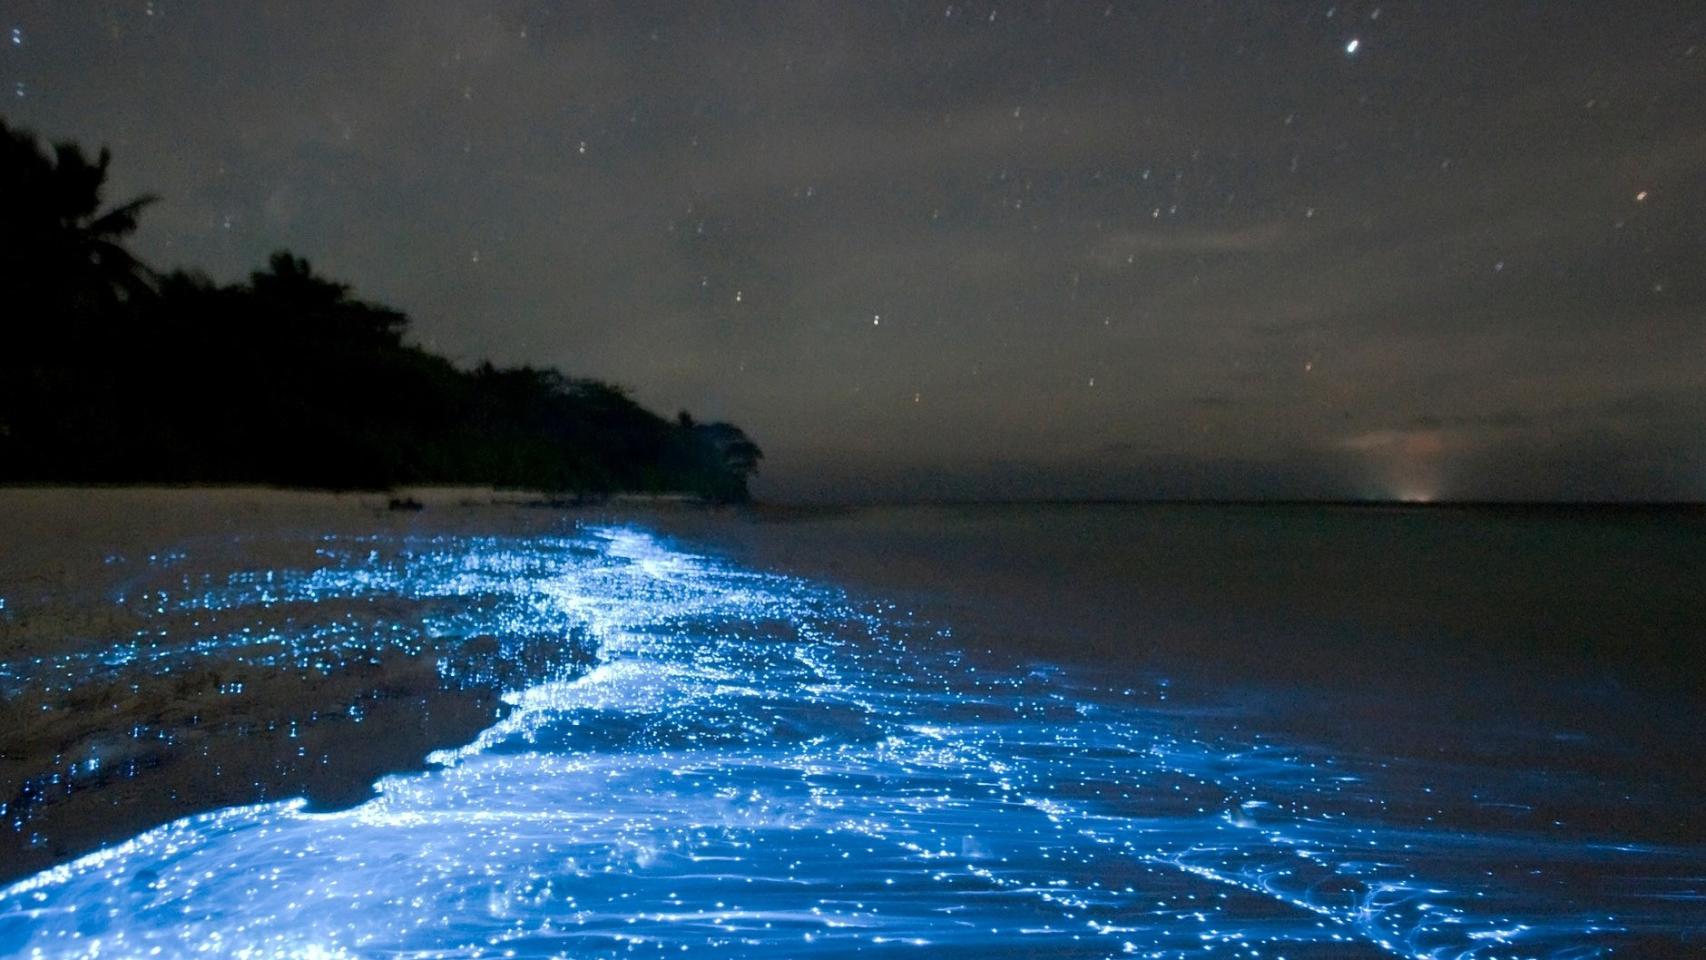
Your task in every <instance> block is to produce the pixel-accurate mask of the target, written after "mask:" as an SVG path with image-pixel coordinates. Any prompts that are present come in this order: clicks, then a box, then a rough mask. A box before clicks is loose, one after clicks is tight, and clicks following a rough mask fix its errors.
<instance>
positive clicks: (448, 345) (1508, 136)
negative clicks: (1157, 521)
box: [0, 0, 1706, 497]
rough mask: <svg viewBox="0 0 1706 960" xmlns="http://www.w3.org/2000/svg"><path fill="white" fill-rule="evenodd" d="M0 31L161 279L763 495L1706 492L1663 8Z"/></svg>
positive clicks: (1692, 213) (812, 8) (214, 10)
mask: <svg viewBox="0 0 1706 960" xmlns="http://www.w3.org/2000/svg"><path fill="white" fill-rule="evenodd" d="M150 10H152V14H150ZM9 15H10V16H11V17H12V22H10V23H7V24H5V26H6V27H7V28H8V29H10V27H12V26H17V27H18V28H19V29H20V30H21V31H22V33H21V36H22V39H23V42H22V43H21V44H15V45H12V46H11V47H10V48H9V49H7V50H6V51H5V59H4V61H3V62H0V66H3V69H4V71H5V81H6V83H7V89H8V90H12V91H15V90H16V89H18V88H17V87H16V85H17V84H23V87H22V88H21V89H22V90H23V95H22V96H13V98H12V102H11V104H10V105H9V109H8V114H9V116H10V117H11V118H12V119H14V120H16V121H19V122H22V123H25V124H28V125H32V126H35V127H37V128H39V129H40V130H41V131H42V132H44V133H46V134H49V135H51V136H55V137H75V138H78V139H82V140H85V141H91V142H105V143H108V144H110V145H111V146H112V147H113V148H114V150H115V152H116V154H117V157H118V160H117V179H118V181H119V184H118V185H119V187H120V189H121V190H123V191H131V192H141V191H144V190H147V191H152V192H158V193H161V194H163V195H164V196H165V198H166V199H165V200H164V201H163V202H162V203H161V204H160V205H159V207H158V208H157V209H156V210H154V211H152V217H151V219H150V220H149V221H148V223H147V225H146V227H145V230H144V233H143V234H142V236H141V238H140V240H141V244H142V246H143V248H144V250H145V252H146V253H147V255H149V256H150V257H151V258H153V259H154V260H155V261H158V262H161V263H165V264H173V263H194V264H203V265H207V266H209V267H210V268H212V270H213V272H214V273H215V274H216V275H221V276H227V277H231V276H238V275H241V274H242V273H243V272H244V271H246V270H247V269H249V268H250V267H252V266H253V265H254V264H256V263H258V262H259V261H260V260H261V259H262V258H263V257H264V255H265V254H266V252H267V251H269V250H270V249H272V248H273V247H276V246H280V245H288V246H291V247H293V248H295V249H297V250H298V251H300V252H302V253H304V254H306V255H308V256H310V257H311V258H313V259H315V260H316V262H318V263H319V264H321V265H322V266H323V267H324V268H326V269H328V270H330V271H332V272H334V273H336V274H338V275H341V276H344V277H347V278H349V279H351V280H353V281H354V282H356V283H357V285H358V286H359V287H360V288H361V289H362V290H363V291H365V292H367V293H368V294H369V295H371V296H373V297H376V298H379V299H383V300H387V301H390V302H394V303H396V304H398V305H400V306H402V307H404V308H405V309H407V310H408V311H409V312H410V313H411V314H412V315H413V316H414V317H415V318H416V324H417V331H418V335H419V336H420V338H421V339H422V340H423V341H425V342H427V343H430V344H432V345H433V346H435V347H437V348H438V349H441V350H444V351H446V352H449V353H450V354H452V355H454V356H457V357H460V358H463V359H467V360H472V359H474V358H478V357H484V356H490V357H493V358H495V359H497V360H499V361H505V362H517V361H525V362H531V363H543V364H556V365H560V366H563V367H565V368H567V369H570V370H572V371H575V372H578V373H585V374H590V375H596V376H603V377H607V378H611V379H614V380H617V381H619V382H622V383H625V384H628V385H630V386H632V387H633V388H634V389H635V391H636V392H637V394H638V396H639V397H640V398H641V399H642V400H643V401H645V402H648V403H651V404H653V405H656V406H659V407H663V408H666V409H672V408H675V407H678V406H685V407H689V408H692V409H693V410H695V411H696V412H698V413H700V414H702V415H706V416H714V417H729V418H732V419H735V420H737V421H738V422H740V423H742V424H743V425H746V426H747V427H749V428H750V430H751V431H752V432H753V433H754V434H755V435H756V436H757V437H758V438H759V440H760V441H761V442H762V443H763V444H764V446H765V447H766V449H767V450H768V451H769V452H770V454H771V457H770V459H769V460H768V461H767V476H766V486H765V488H764V489H765V491H766V492H768V493H771V494H773V495H783V496H788V495H828V496H836V495H843V494H842V493H840V491H852V490H859V491H871V492H872V493H873V495H876V494H881V495H884V496H906V495H949V494H952V495H964V496H972V495H982V494H997V495H1018V494H1026V495H1062V496H1065V495H1097V496H1120V495H1135V496H1151V495H1202V496H1236V495H1251V496H1256V495H1393V494H1405V493H1417V492H1419V491H1420V490H1421V489H1422V488H1423V487H1427V488H1429V490H1430V491H1432V492H1445V493H1449V494H1452V495H1461V496H1478V495H1493V494H1494V493H1497V494H1498V495H1501V496H1504V495H1513V496H1572V495H1578V494H1579V495H1583V496H1587V495H1593V496H1604V495H1614V496H1615V495H1622V496H1632V497H1669V496H1682V497H1699V496H1702V495H1706V473H1703V472H1702V471H1700V470H1699V469H1698V464H1699V463H1700V461H1701V458H1702V456H1703V455H1706V454H1703V450H1706V444H1703V441H1702V440H1701V436H1702V434H1701V431H1700V430H1699V429H1698V424H1699V423H1700V422H1702V417H1703V415H1706V402H1703V401H1702V397H1703V396H1706V390H1703V389H1702V387H1703V386H1706V368H1703V362H1702V360H1701V358H1702V357H1703V356H1706V327H1703V326H1702V319H1703V316H1706V309H1703V308H1706V288H1703V287H1702V282H1703V281H1702V276H1701V274H1700V271H1699V269H1698V266H1699V250H1700V249H1701V248H1702V242H1703V241H1706V199H1703V198H1706V125H1703V121H1702V114H1701V112H1700V110H1699V104H1700V103H1702V102H1706V53H1703V52H1702V51H1701V45H1702V43H1703V42H1706V41H1703V37H1706V25H1703V18H1702V16H1701V15H1700V14H1699V13H1697V12H1693V11H1690V10H1689V9H1687V8H1686V5H1675V4H1647V3H1633V4H1620V5H1618V6H1617V8H1616V10H1615V11H1613V10H1611V9H1609V8H1598V7H1593V6H1579V7H1574V6H1572V7H1565V6H1561V5H1515V4H1511V5H1476V6H1474V7H1469V6H1464V5H1452V6H1449V7H1440V6H1421V5H1412V4H1406V3H1381V4H1378V5H1376V4H1373V3H1337V4H1321V5H1310V6H1307V7H1305V6H1301V5H1292V4H1256V3H1250V4H1244V3H1238V4H1232V3H1192V4H1176V3H1124V2H1115V3H1111V4H1013V5H1007V4H995V5H990V4H986V3H971V4H965V3H951V4H950V3H946V2H943V3H938V4H931V5H923V4H827V3H826V4H810V3H807V4H797V5H796V4H789V5H772V4H735V3H713V4H702V5H691V6H689V5H674V4H664V5H645V4H630V3H622V4H615V3H593V4H557V3H526V2H512V3H497V4H485V5H475V6H470V5H463V4H449V3H413V2H411V3H403V2H400V0H397V2H374V3H363V4H354V5H343V6H338V7H336V8H333V7H328V6H326V5H323V4H310V3H277V2H269V3H259V4H244V5H230V4H223V3H214V2H203V3H189V2H169V0H154V2H153V3H152V4H145V3H134V4H130V3H126V4H116V3H115V4H107V5H99V6H81V5H78V6H66V5H63V4H58V3H50V2H37V3H26V4H19V5H14V6H13V7H12V8H11V12H10V14H9ZM1352 39H1355V40H1357V41H1358V44H1357V48H1356V50H1355V52H1354V53H1348V52H1347V49H1346V48H1347V45H1348V43H1349V41H1351V40H1352ZM1632 464H1649V465H1650V466H1649V467H1636V466H1631V465H1632ZM1689 464H1694V465H1695V467H1694V468H1690V467H1689V466H1688V465H1689ZM1690 469H1693V472H1692V473H1691V472H1690Z"/></svg>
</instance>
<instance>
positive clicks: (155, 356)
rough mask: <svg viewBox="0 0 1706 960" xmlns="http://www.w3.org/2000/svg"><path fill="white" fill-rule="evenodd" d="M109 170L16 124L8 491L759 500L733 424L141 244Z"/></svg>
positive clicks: (2, 260)
mask: <svg viewBox="0 0 1706 960" xmlns="http://www.w3.org/2000/svg"><path fill="white" fill-rule="evenodd" d="M110 161H111V157H110V154H109V153H108V151H106V150H105V149H103V150H101V151H100V153H99V155H98V156H95V157H93V158H91V157H90V155H89V154H88V153H86V152H85V151H84V150H83V149H82V148H81V147H79V146H78V145H76V144H74V143H59V144H54V145H52V146H51V147H49V146H46V145H44V144H42V143H41V142H40V141H38V139H37V138H36V137H35V136H34V135H33V134H31V133H29V132H27V131H23V130H19V129H16V128H14V127H12V126H10V125H8V124H7V123H6V122H5V121H4V120H0V315H3V318H0V338H3V342H0V482H13V483H67V482H68V483H267V484H283V485H290V486H305V487H323V488H333V489H378V488H386V487H392V486H396V485H401V484H441V483H442V484H492V485H496V486H503V487H522V488H531V489H541V490H549V491H555V492H572V493H576V494H592V495H597V494H604V493H612V492H619V491H635V492H684V493H693V494H697V495H700V496H702V497H705V498H707V499H711V500H717V501H733V500H744V499H746V497H747V493H748V491H747V483H748V479H749V478H750V477H751V475H752V474H753V473H754V472H755V471H756V469H757V466H758V461H759V459H760V458H761V457H762V456H763V454H762V453H761V452H760V451H759V449H758V447H757V446H756V445H755V444H754V443H753V442H752V441H751V440H750V439H749V438H748V437H747V436H746V435H745V434H744V433H743V432H742V431H741V430H740V428H738V427H736V426H734V425H732V424H728V423H699V422H696V421H695V420H694V419H693V418H692V417H690V416H689V415H688V414H687V413H685V412H683V413H681V414H679V415H678V416H677V417H676V418H674V419H666V418H664V417H661V416H659V415H658V414H656V413H653V412H652V411H650V410H647V409H645V408H644V407H642V406H640V405H639V404H638V403H636V402H635V401H634V400H633V399H632V398H631V397H629V396H628V395H627V393H625V392H624V391H623V390H622V389H621V388H619V387H615V386H612V385H610V384H608V383H603V382H600V381H597V380H590V379H583V378H577V377H570V376H567V375H565V374H563V373H560V372H558V371H556V370H553V369H545V368H539V367H532V366H518V367H497V366H494V365H492V364H491V363H482V364H480V365H478V366H476V367H474V368H473V369H463V368H459V367H457V366H456V365H454V364H452V363H451V362H450V361H449V360H447V359H445V358H444V357H441V356H438V355H436V354H433V353H431V352H428V351H427V350H424V349H422V348H421V347H419V346H416V345H412V344H410V343H408V342H407V341H406V339H405V336H406V334H407V332H408V327H409V319H408V317H407V316H406V315H404V314H403V313H402V312H401V311H398V310H395V309H393V308H391V307H387V306H385V305H383V304H378V303H373V302H370V301H367V300H363V299H361V298H359V297H357V296H355V295H354V293H353V291H352V290H351V288H350V286H349V285H347V284H344V283H340V282H337V281H335V280H331V279H328V278H326V277H323V276H321V275H319V274H317V273H316V272H315V271H314V269H313V267H312V266H311V265H310V264H309V263H308V261H306V260H304V259H302V258H301V257H298V256H295V255H293V254H291V253H289V252H284V251H280V252H278V253H275V254H273V255H272V257H271V258H270V260H269V261H268V262H267V264H266V266H265V267H264V268H263V269H260V270H256V271H255V272H254V273H252V274H250V276H249V278H248V280H247V281H245V282H241V283H233V284H221V283H215V282H213V281H212V280H210V279H208V278H207V277H206V276H205V275H203V274H201V273H197V272H194V271H188V270H183V269H177V270H173V271H170V272H164V273H163V272H159V271H156V270H154V269H153V268H151V267H149V266H148V265H147V264H145V263H143V262H142V261H141V260H140V259H139V258H138V257H137V256H135V255H134V254H133V253H132V252H131V251H130V250H129V249H128V248H127V246H126V241H127V239H128V238H129V237H130V235H131V234H132V233H133V232H134V231H135V230H136V227H137V221H138V217H139V216H140V215H141V214H142V212H143V211H144V210H145V209H146V208H147V207H148V205H149V204H150V203H152V202H153V200H154V198H152V197H140V198H137V199H134V200H130V201H128V202H126V203H123V204H119V205H117V206H106V205H105V203H104V198H103V192H104V188H105V185H106V180H107V168H108V165H109V163H110Z"/></svg>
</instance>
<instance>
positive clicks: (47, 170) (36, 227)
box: [0, 120, 154, 325]
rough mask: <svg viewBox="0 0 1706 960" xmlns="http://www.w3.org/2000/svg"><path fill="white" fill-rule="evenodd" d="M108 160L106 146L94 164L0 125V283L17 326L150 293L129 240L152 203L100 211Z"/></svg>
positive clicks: (79, 153) (68, 146) (77, 151)
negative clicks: (50, 147)
mask: <svg viewBox="0 0 1706 960" xmlns="http://www.w3.org/2000/svg"><path fill="white" fill-rule="evenodd" d="M111 160H112V156H111V154H110V153H108V151H106V150H105V149H103V150H101V152H100V155H99V156H98V157H97V158H96V159H95V160H94V161H91V160H90V159H89V157H88V155H86V154H85V153H84V152H83V149H82V148H81V147H79V146H77V145H76V144H74V143H60V144H56V145H55V146H54V147H53V150H52V152H51V153H50V152H49V151H48V150H46V149H44V148H43V147H42V146H41V144H40V143H38V142H37V140H36V138H35V136H34V135H33V134H31V133H29V132H27V131H24V130H18V129H15V128H13V127H11V126H9V125H7V124H6V123H5V121H3V120H0V284H3V285H4V289H5V291H6V296H7V299H8V300H9V301H10V302H11V303H12V304H13V309H12V310H10V311H8V312H9V313H10V314H11V316H12V318H13V319H12V322H13V323H14V324H35V325H39V324H43V323H45V322H47V321H48V319H49V317H50V316H51V317H53V318H54V319H58V320H61V321H63V320H64V319H65V316H64V314H65V313H66V312H67V311H78V312H84V313H86V312H89V311H103V310H110V309H111V308H112V307H113V306H114V305H115V304H118V303H122V302H125V301H132V300H135V299H137V298H139V297H143V296H146V295H147V294H148V293H149V292H150V289H151V288H150V282H151V280H152V274H151V273H150V271H149V270H148V268H147V267H145V266H144V265H143V264H142V263H141V261H139V260H138V259H137V258H136V257H135V256H134V255H132V254H131V252H130V251H129V250H127V249H126V248H125V246H124V240H125V238H126V237H128V236H130V234H131V233H133V232H135V230H136V224H137V216H138V215H139V214H140V213H141V212H142V210H143V208H144V207H146V206H148V205H149V204H150V203H152V202H154V198H153V197H150V196H144V197H138V198H136V199H133V200H130V201H128V202H126V203H123V204H120V205H119V206H117V207H111V208H103V206H102V203H103V199H104V198H103V190H104V188H105V186H106V181H107V167H108V165H109V164H110V163H111Z"/></svg>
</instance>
